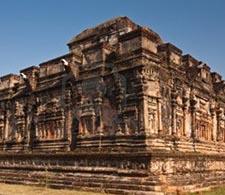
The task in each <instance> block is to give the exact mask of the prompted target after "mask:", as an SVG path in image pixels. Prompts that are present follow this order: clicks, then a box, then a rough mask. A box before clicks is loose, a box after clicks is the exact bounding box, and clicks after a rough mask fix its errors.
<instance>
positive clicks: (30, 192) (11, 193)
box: [0, 183, 103, 195]
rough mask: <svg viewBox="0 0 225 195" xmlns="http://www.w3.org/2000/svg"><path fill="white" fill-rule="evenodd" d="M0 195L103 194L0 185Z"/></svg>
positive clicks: (98, 194)
mask: <svg viewBox="0 0 225 195" xmlns="http://www.w3.org/2000/svg"><path fill="white" fill-rule="evenodd" d="M0 195H103V194H101V193H93V192H80V191H74V190H54V189H48V188H44V187H34V186H24V185H8V184H2V183H0Z"/></svg>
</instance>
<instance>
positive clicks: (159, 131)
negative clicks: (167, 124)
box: [157, 98, 162, 134]
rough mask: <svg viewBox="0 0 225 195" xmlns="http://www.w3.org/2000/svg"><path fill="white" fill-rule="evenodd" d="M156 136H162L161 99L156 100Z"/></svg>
mask: <svg viewBox="0 0 225 195" xmlns="http://www.w3.org/2000/svg"><path fill="white" fill-rule="evenodd" d="M157 116H158V134H162V99H161V98H158V99H157Z"/></svg>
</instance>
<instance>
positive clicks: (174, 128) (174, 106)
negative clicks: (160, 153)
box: [171, 90, 177, 135]
mask: <svg viewBox="0 0 225 195" xmlns="http://www.w3.org/2000/svg"><path fill="white" fill-rule="evenodd" d="M171 98H172V102H171V104H172V135H176V134H177V116H176V112H177V111H176V109H177V100H176V99H177V94H176V91H175V90H172V94H171Z"/></svg>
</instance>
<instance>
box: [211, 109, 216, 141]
mask: <svg viewBox="0 0 225 195" xmlns="http://www.w3.org/2000/svg"><path fill="white" fill-rule="evenodd" d="M210 112H211V118H212V132H211V140H213V141H216V140H217V117H216V111H215V108H211V109H210Z"/></svg>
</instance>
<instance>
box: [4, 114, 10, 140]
mask: <svg viewBox="0 0 225 195" xmlns="http://www.w3.org/2000/svg"><path fill="white" fill-rule="evenodd" d="M9 118H10V111H9V110H6V111H5V121H4V123H5V124H4V139H5V140H7V139H8V138H9V128H10V125H9Z"/></svg>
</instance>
